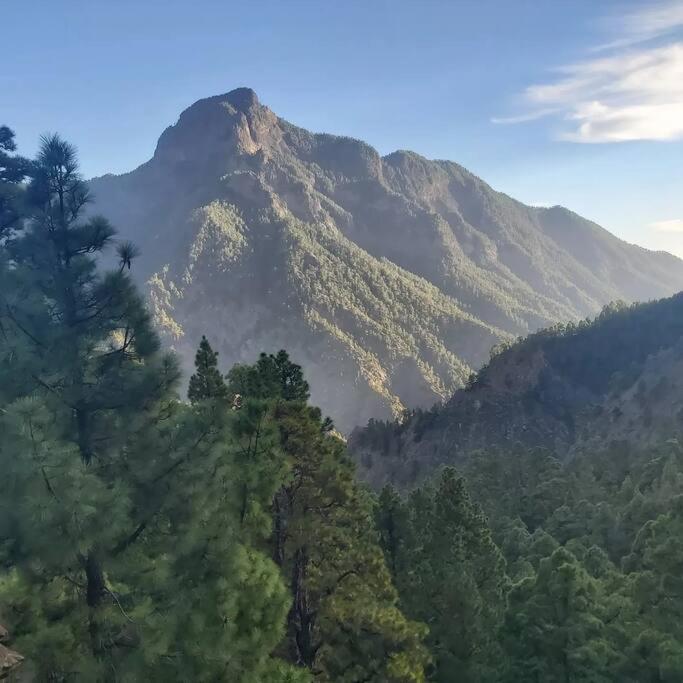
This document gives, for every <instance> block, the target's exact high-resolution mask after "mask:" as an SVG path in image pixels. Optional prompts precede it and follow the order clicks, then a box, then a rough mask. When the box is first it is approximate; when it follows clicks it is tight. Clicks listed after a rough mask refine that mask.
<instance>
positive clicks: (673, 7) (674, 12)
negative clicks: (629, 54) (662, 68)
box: [594, 0, 683, 51]
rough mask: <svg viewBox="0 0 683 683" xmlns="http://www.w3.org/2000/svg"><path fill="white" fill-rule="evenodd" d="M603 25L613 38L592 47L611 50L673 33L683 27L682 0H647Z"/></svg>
mask: <svg viewBox="0 0 683 683" xmlns="http://www.w3.org/2000/svg"><path fill="white" fill-rule="evenodd" d="M604 23H605V27H606V29H607V30H610V31H612V32H614V33H615V34H616V36H615V38H614V39H613V40H611V41H609V42H607V43H604V44H603V45H597V46H596V47H595V48H594V50H596V51H597V50H611V49H614V48H620V47H626V46H629V45H635V44H637V43H643V42H645V41H648V40H653V39H654V38H659V37H661V36H665V35H667V34H670V33H673V32H674V31H676V30H677V29H680V28H682V27H683V3H681V2H680V0H665V1H662V0H660V2H647V3H646V4H645V5H644V6H643V7H641V8H640V9H637V10H635V11H632V12H628V13H626V14H624V15H623V16H621V17H610V18H609V19H608V20H606V21H605V22H604Z"/></svg>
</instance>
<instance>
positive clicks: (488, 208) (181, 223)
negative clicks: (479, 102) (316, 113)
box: [90, 88, 683, 430]
mask: <svg viewBox="0 0 683 683" xmlns="http://www.w3.org/2000/svg"><path fill="white" fill-rule="evenodd" d="M90 186H91V189H92V191H93V193H94V196H95V200H96V204H95V210H97V211H98V212H102V213H104V214H105V215H107V216H108V217H109V218H110V219H111V220H112V222H113V223H114V224H115V225H116V226H117V227H118V228H119V230H120V231H121V235H122V236H123V237H124V238H126V239H132V240H133V241H135V242H136V243H137V244H138V245H139V247H140V248H141V251H142V257H141V258H140V259H139V263H138V265H137V277H138V278H139V279H140V280H141V281H143V282H145V283H146V287H147V290H148V295H149V298H150V302H151V305H152V312H153V315H154V317H155V320H156V322H157V325H158V327H159V329H160V330H161V331H162V333H163V334H164V335H165V336H166V337H167V340H168V341H169V343H171V344H172V345H173V346H174V347H175V348H176V349H177V350H178V351H179V352H180V354H181V356H182V357H183V358H184V359H185V361H186V362H187V363H188V364H189V362H190V359H191V357H192V353H193V349H194V346H195V345H196V343H197V341H198V339H199V337H200V336H201V334H204V333H206V334H207V335H208V336H209V337H210V338H211V339H212V340H213V342H214V345H215V346H216V347H217V348H218V349H219V350H220V352H221V357H222V358H223V359H224V361H225V362H226V367H227V365H228V364H231V363H233V362H248V361H250V360H253V357H254V356H255V355H256V354H257V353H258V352H259V351H261V350H267V349H270V350H272V349H273V348H275V347H276V346H277V347H279V346H284V347H286V348H288V349H290V350H291V351H292V353H293V356H294V357H295V359H296V360H298V361H299V362H301V363H303V364H305V365H306V366H307V368H310V371H309V372H310V374H311V384H312V388H313V397H314V401H315V402H317V403H318V404H320V405H321V406H322V408H323V409H324V410H326V411H327V412H329V413H330V414H331V415H332V416H333V417H334V418H335V419H336V420H337V422H338V423H339V425H340V426H341V427H342V429H344V430H349V429H350V428H351V427H353V426H354V425H356V424H359V423H360V422H363V421H365V419H367V416H368V415H369V416H372V417H389V416H390V415H396V414H398V413H400V412H401V411H402V410H403V409H404V408H406V407H414V406H427V405H429V404H431V403H433V402H434V401H439V400H445V399H447V398H448V397H449V396H450V394H451V393H452V392H453V391H454V390H455V389H456V388H457V387H458V386H461V385H462V384H463V383H464V381H465V380H466V379H467V377H468V376H469V374H470V373H471V372H472V371H473V370H474V369H476V368H477V367H479V366H480V365H481V364H482V363H483V362H484V361H485V360H486V358H487V356H488V349H489V348H490V346H492V345H493V344H496V343H499V342H501V341H505V340H509V339H511V338H513V337H515V336H520V335H525V334H527V333H528V332H530V331H533V330H536V329H538V328H541V327H546V326H548V325H551V324H553V323H555V322H557V321H560V320H576V319H580V318H582V317H585V316H586V315H590V314H593V313H595V312H597V311H598V310H599V309H600V307H601V306H602V305H603V304H605V303H607V302H609V301H610V300H613V299H626V300H628V301H633V300H637V299H650V298H659V297H661V296H665V295H668V294H671V293H673V292H674V291H677V290H678V289H680V288H682V287H683V262H681V261H679V260H677V259H675V257H670V258H669V257H667V256H664V255H662V254H657V253H656V252H649V251H647V250H643V249H642V248H638V247H634V246H631V245H627V244H626V243H624V242H622V241H621V240H618V239H617V238H616V237H614V236H613V235H611V234H610V233H608V232H607V231H605V230H604V229H603V228H600V226H597V224H594V223H591V222H589V221H585V220H584V219H582V218H580V217H579V216H577V215H576V214H574V213H572V212H570V211H569V210H566V209H544V208H539V207H528V206H525V205H524V204H521V203H520V202H517V201H516V200H514V199H512V198H510V197H508V196H507V195H504V194H503V193H499V192H496V191H495V190H493V189H492V188H490V186H488V185H487V184H486V183H485V182H484V181H483V180H481V179H480V178H477V177H476V176H474V175H473V174H471V173H469V172H468V171H467V170H466V169H464V168H463V167H462V166H460V165H458V164H456V163H455V162H448V161H444V160H441V161H430V160H428V159H426V158H424V157H422V156H420V155H418V154H416V153H414V152H408V151H405V150H398V151H396V152H392V153H391V154H388V155H385V156H381V155H380V154H379V153H378V152H377V151H376V150H375V149H374V148H372V147H371V146H370V145H368V144H367V143H364V142H362V141H359V140H355V139H353V138H349V137H342V136H334V135H329V134H326V133H310V132H308V131H306V130H305V129H303V128H299V127H298V126H295V125H293V124H291V123H289V122H287V121H285V120H283V119H281V118H279V117H278V116H277V115H276V114H275V113H273V112H272V111H271V110H270V109H268V108H267V107H265V106H264V105H262V104H260V102H259V100H258V97H257V96H256V94H255V93H254V92H253V91H252V90H250V89H248V88H240V89H237V90H234V91H230V92H229V93H226V94H224V95H217V96H213V97H210V98H206V99H203V100H199V101H198V102H196V103H194V104H193V105H191V106H190V107H188V108H187V109H186V110H185V111H184V112H183V113H182V114H181V115H180V117H179V119H178V122H177V123H176V124H174V125H172V126H169V127H168V128H166V130H165V131H164V132H163V133H162V135H161V136H160V138H159V141H158V143H157V146H156V149H155V152H154V155H153V157H152V158H151V159H150V160H149V161H147V162H145V163H144V164H142V165H141V166H139V167H138V168H137V169H135V170H133V171H131V172H129V173H127V174H123V175H120V176H111V175H108V176H101V177H99V178H95V179H93V180H92V181H90ZM579 233H580V235H581V241H585V240H590V242H591V245H592V247H593V256H592V257H591V259H592V260H590V261H589V262H584V261H585V260H584V261H581V260H579V258H578V255H577V253H576V248H575V247H576V242H577V241H578V240H576V234H579ZM567 235H569V236H567ZM572 236H573V237H574V238H573V239H572ZM589 251H590V250H589ZM672 259H673V260H672Z"/></svg>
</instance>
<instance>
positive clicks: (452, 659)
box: [380, 469, 507, 682]
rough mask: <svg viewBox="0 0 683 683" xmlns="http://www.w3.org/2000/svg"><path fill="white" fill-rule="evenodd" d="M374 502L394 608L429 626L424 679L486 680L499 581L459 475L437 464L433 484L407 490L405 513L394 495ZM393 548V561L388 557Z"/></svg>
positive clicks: (491, 548) (501, 588) (482, 521)
mask: <svg viewBox="0 0 683 683" xmlns="http://www.w3.org/2000/svg"><path fill="white" fill-rule="evenodd" d="M382 503H383V504H384V506H385V508H384V511H383V516H384V517H385V522H384V523H383V524H382V525H381V526H380V529H383V533H382V537H383V538H384V539H385V543H384V550H385V554H386V555H387V557H388V558H389V566H392V563H394V565H395V566H396V567H397V573H396V578H395V581H396V584H397V586H398V587H399V591H400V595H401V606H402V607H403V608H404V610H405V612H406V614H407V615H408V616H409V617H410V618H412V619H416V620H419V621H423V622H425V623H426V624H428V626H429V635H428V638H427V645H428V646H429V649H430V652H431V654H432V656H433V658H434V668H433V672H432V676H431V678H432V680H435V681H444V682H445V681H452V680H462V681H483V680H494V679H495V678H496V677H497V675H498V672H497V670H496V667H497V665H498V664H499V663H500V652H499V649H498V646H497V638H498V633H499V629H500V627H501V625H502V620H503V614H504V606H505V593H506V589H507V579H506V577H505V569H504V561H503V558H502V555H501V553H500V551H499V550H498V548H497V547H496V546H495V544H494V543H493V540H492V538H491V532H490V530H489V528H488V524H487V520H486V518H485V516H484V515H483V513H482V511H481V509H480V508H479V507H478V506H477V505H476V504H474V503H473V502H472V501H471V499H470V497H469V495H468V493H467V490H466V489H465V484H464V480H463V479H462V478H461V477H458V476H457V474H456V473H455V471H454V470H452V469H446V470H444V472H443V474H442V476H441V479H440V480H439V482H438V485H437V486H436V488H431V487H425V488H422V489H418V490H416V491H415V492H413V494H412V495H411V497H410V499H409V502H408V504H407V512H408V514H407V516H406V514H405V512H404V511H403V510H401V508H400V506H397V504H396V500H395V497H392V496H390V495H388V494H385V495H383V496H382V497H381V498H380V504H382ZM389 514H390V515H391V520H392V521H391V525H390V526H388V525H387V522H386V518H387V516H388V515H389ZM397 527H398V528H397ZM388 528H392V533H391V534H388V533H387V529H388ZM399 539H400V540H399ZM389 540H391V542H390V543H387V541H389ZM392 546H393V550H392ZM397 551H398V553H399V555H398V557H400V558H401V559H400V560H399V561H396V559H393V560H392V556H393V558H395V557H396V555H395V553H396V552H397Z"/></svg>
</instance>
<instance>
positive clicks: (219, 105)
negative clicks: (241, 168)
mask: <svg viewBox="0 0 683 683" xmlns="http://www.w3.org/2000/svg"><path fill="white" fill-rule="evenodd" d="M277 121H278V118H277V116H276V115H275V114H274V113H273V112H272V111H271V110H270V109H268V107H265V106H263V105H262V104H261V103H260V102H259V99H258V97H257V95H256V93H255V92H254V91H253V90H251V89H250V88H237V89H235V90H231V91H230V92H228V93H224V94H222V95H215V96H213V97H207V98H204V99H201V100H198V101H197V102H195V103H194V104H192V105H191V106H189V107H188V108H187V109H185V110H184V111H183V112H182V114H181V115H180V117H179V119H178V122H177V123H176V124H175V125H173V126H169V127H168V128H167V129H166V130H165V131H164V132H163V133H162V135H161V137H160V138H159V142H158V143H157V148H156V151H155V153H154V157H155V159H156V160H157V161H159V162H161V163H163V164H168V163H171V164H173V163H184V162H191V163H192V162H194V163H198V164H201V165H202V166H206V165H207V164H211V163H215V162H217V161H219V160H225V159H226V158H227V157H230V156H232V155H240V154H248V155H252V154H255V153H256V152H257V151H258V150H259V149H263V148H265V147H268V146H270V145H272V144H274V143H275V142H276V141H277V140H278V139H279V137H280V135H279V131H278V130H276V128H277Z"/></svg>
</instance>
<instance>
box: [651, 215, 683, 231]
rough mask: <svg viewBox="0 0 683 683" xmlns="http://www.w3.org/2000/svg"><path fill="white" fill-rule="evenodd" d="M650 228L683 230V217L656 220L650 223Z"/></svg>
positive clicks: (656, 229)
mask: <svg viewBox="0 0 683 683" xmlns="http://www.w3.org/2000/svg"><path fill="white" fill-rule="evenodd" d="M650 228H652V229H653V230H655V231H656V232H683V218H673V219H671V220H667V221H655V222H654V223H650Z"/></svg>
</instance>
